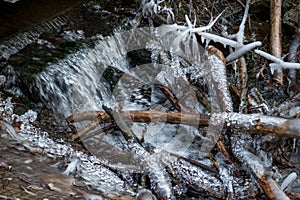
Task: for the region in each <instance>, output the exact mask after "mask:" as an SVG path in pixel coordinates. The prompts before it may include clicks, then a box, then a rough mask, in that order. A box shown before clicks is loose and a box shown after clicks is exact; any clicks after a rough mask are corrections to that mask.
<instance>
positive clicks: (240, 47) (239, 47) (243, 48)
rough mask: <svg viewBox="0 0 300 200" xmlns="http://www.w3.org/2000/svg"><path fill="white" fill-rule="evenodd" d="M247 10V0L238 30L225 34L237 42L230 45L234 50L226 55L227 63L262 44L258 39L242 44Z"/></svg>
mask: <svg viewBox="0 0 300 200" xmlns="http://www.w3.org/2000/svg"><path fill="white" fill-rule="evenodd" d="M248 12H249V0H247V2H246V6H245V11H244V15H243V19H242V22H241V24H240V27H239V31H238V32H237V33H236V34H232V35H227V34H225V37H226V38H230V39H235V40H236V41H237V44H236V45H235V46H232V47H233V48H235V51H233V52H232V53H230V54H229V55H228V56H227V57H226V62H228V63H229V62H232V61H234V60H236V59H238V58H240V57H241V56H243V55H244V54H245V53H247V52H249V51H251V50H252V49H254V48H256V47H259V46H261V45H262V43H261V42H259V41H256V42H252V43H250V44H247V45H244V34H245V33H244V32H245V23H246V20H247V17H248ZM230 46H231V45H230Z"/></svg>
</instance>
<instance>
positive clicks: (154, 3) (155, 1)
mask: <svg viewBox="0 0 300 200" xmlns="http://www.w3.org/2000/svg"><path fill="white" fill-rule="evenodd" d="M163 2H164V0H150V1H149V0H143V1H142V14H143V17H152V16H154V15H159V14H161V13H166V14H167V22H173V21H174V13H173V11H172V9H171V8H168V7H166V6H160V4H161V3H163Z"/></svg>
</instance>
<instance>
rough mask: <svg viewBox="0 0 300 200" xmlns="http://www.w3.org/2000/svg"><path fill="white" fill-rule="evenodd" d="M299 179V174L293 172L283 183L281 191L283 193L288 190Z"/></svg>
mask: <svg viewBox="0 0 300 200" xmlns="http://www.w3.org/2000/svg"><path fill="white" fill-rule="evenodd" d="M296 178H297V173H296V172H292V173H290V174H289V175H288V176H287V177H286V178H285V179H284V181H283V182H282V183H281V186H280V189H282V190H283V191H284V190H286V189H287V188H288V187H289V186H290V185H291V184H292V183H293V182H294V181H295V180H296Z"/></svg>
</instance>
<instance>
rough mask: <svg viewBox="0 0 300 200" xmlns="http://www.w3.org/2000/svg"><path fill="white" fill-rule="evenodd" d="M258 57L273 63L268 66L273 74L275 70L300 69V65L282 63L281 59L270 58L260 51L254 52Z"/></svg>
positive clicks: (269, 55)
mask: <svg viewBox="0 0 300 200" xmlns="http://www.w3.org/2000/svg"><path fill="white" fill-rule="evenodd" d="M254 51H255V53H257V54H258V55H260V56H262V57H265V58H266V59H268V60H271V61H272V62H273V63H271V64H270V67H271V73H272V74H273V73H274V70H276V69H278V70H279V69H300V63H292V62H284V61H283V60H282V59H280V58H277V57H275V56H272V55H271V54H268V53H266V52H264V51H261V50H258V49H257V50H254Z"/></svg>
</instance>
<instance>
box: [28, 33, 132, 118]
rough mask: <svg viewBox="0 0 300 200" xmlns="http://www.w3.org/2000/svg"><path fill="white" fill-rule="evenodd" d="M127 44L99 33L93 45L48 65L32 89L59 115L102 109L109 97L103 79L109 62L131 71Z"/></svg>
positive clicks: (122, 69) (109, 93)
mask: <svg viewBox="0 0 300 200" xmlns="http://www.w3.org/2000/svg"><path fill="white" fill-rule="evenodd" d="M125 55H126V50H125V44H122V41H121V40H116V39H115V38H114V37H108V38H106V39H104V38H102V37H101V36H99V37H98V38H97V39H96V42H95V45H94V47H93V48H91V47H86V48H84V49H81V50H79V51H77V52H75V53H74V54H71V55H69V56H67V57H66V58H65V59H63V60H60V61H58V62H57V63H56V64H52V65H50V66H48V67H47V68H46V70H45V71H44V72H42V73H41V74H39V76H38V77H37V78H36V80H35V84H34V86H32V89H33V90H37V92H38V93H39V95H40V98H41V99H42V101H43V102H44V103H46V104H47V106H48V107H49V108H52V109H53V110H54V111H55V113H56V114H57V115H58V116H59V117H63V118H65V117H67V116H69V115H71V114H72V113H74V112H76V111H87V110H99V109H101V106H102V102H107V101H109V99H110V95H111V91H110V89H109V88H110V87H109V84H108V83H107V82H106V81H103V73H104V72H105V70H106V69H107V67H108V66H112V67H114V68H116V69H118V70H120V71H123V72H126V71H128V67H129V64H128V61H127V60H126V58H125Z"/></svg>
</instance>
